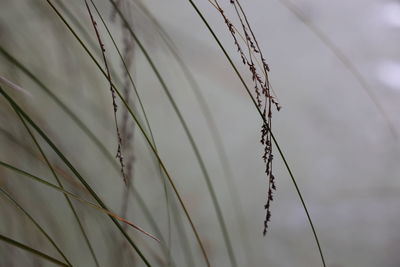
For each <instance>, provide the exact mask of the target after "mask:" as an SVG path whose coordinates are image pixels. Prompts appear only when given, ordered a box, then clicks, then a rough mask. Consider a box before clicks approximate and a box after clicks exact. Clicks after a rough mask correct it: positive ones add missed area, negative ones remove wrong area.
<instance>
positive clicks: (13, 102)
mask: <svg viewBox="0 0 400 267" xmlns="http://www.w3.org/2000/svg"><path fill="white" fill-rule="evenodd" d="M0 93H1V94H2V95H3V96H4V97H5V99H6V100H7V101H8V102H9V103H10V104H11V106H13V107H14V108H15V109H17V111H18V113H20V114H21V115H22V117H24V119H25V120H26V121H27V122H28V123H29V124H30V125H31V126H32V127H33V128H34V129H35V130H36V131H37V132H38V133H39V135H40V136H41V137H42V138H43V139H44V140H45V141H46V143H47V144H48V145H49V146H50V147H51V148H52V149H53V151H54V152H55V153H56V154H57V155H58V156H59V157H60V159H61V160H62V161H63V162H64V163H65V165H66V166H67V167H68V168H69V169H70V170H71V171H72V172H73V173H74V174H75V176H76V177H77V178H78V179H79V181H80V182H81V183H82V184H83V185H84V186H85V187H86V189H87V190H88V191H89V193H90V194H91V195H92V196H93V197H94V199H95V200H96V201H97V202H98V203H99V204H100V206H101V207H102V208H104V209H107V207H106V206H105V204H104V203H103V201H102V200H101V199H100V197H99V196H98V195H97V194H96V192H95V191H94V190H93V189H92V188H91V186H90V185H89V184H88V183H87V182H86V180H85V179H84V178H83V176H82V175H81V174H80V173H79V172H78V171H77V170H76V169H75V168H74V166H73V165H72V164H71V162H70V161H69V160H68V159H67V158H66V156H65V155H64V154H63V153H62V152H61V151H60V150H59V149H58V147H57V146H56V145H55V144H54V143H53V142H52V141H51V140H50V138H49V137H48V136H47V135H46V134H45V133H44V132H43V131H42V129H41V128H40V127H39V126H38V125H36V123H34V122H33V120H32V119H31V118H30V117H29V116H28V115H27V114H26V113H25V112H24V111H23V110H22V109H21V108H20V107H19V106H18V105H17V103H16V102H15V101H14V100H13V99H12V98H11V97H10V96H9V95H8V94H7V93H6V92H5V91H4V90H3V88H2V87H0ZM109 217H110V219H111V220H112V221H113V222H114V224H115V225H116V226H117V228H118V229H119V230H120V232H121V233H122V234H123V235H124V237H125V238H126V239H127V241H128V242H129V244H130V245H131V246H132V247H133V248H134V249H135V251H136V252H137V253H138V255H139V257H140V258H141V259H142V260H143V262H144V263H145V264H146V266H151V265H150V263H149V262H148V260H147V259H146V257H145V256H144V255H143V253H142V252H141V251H140V249H139V248H138V247H137V246H136V244H135V243H134V242H133V240H132V239H131V238H130V237H129V235H128V234H127V233H126V232H125V231H124V230H123V229H122V227H121V225H120V224H119V223H118V222H117V220H116V219H115V218H113V217H112V216H109Z"/></svg>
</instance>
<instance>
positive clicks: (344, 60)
mask: <svg viewBox="0 0 400 267" xmlns="http://www.w3.org/2000/svg"><path fill="white" fill-rule="evenodd" d="M278 2H280V3H281V4H282V5H283V6H284V7H286V8H287V9H288V10H289V11H290V12H291V13H292V14H293V15H295V17H296V18H297V19H298V20H300V21H301V22H302V23H303V24H304V25H305V26H307V28H308V29H309V30H310V31H311V32H312V33H313V34H315V36H317V38H318V39H319V40H320V41H321V42H322V43H323V44H324V45H325V46H326V47H327V48H328V49H329V50H330V51H331V52H332V53H333V54H334V55H335V56H336V58H337V59H338V60H339V61H340V62H341V63H342V64H343V66H344V67H345V68H346V69H347V70H348V71H349V72H350V73H351V74H352V75H353V77H354V78H355V79H356V80H357V82H358V83H359V85H360V86H361V88H362V89H363V90H364V92H365V93H366V94H367V95H368V97H369V98H370V100H371V102H372V103H373V104H374V106H375V107H376V109H377V110H378V112H379V113H381V115H382V117H383V119H384V120H385V122H386V124H387V127H388V129H389V131H390V132H391V133H392V135H393V137H394V138H396V139H397V138H399V133H398V132H397V130H396V127H395V124H394V123H393V121H392V120H391V119H390V116H389V115H388V114H387V112H386V110H385V108H384V105H383V104H382V103H381V101H380V100H379V98H378V97H377V95H376V94H375V93H374V90H373V89H372V87H371V86H370V85H369V84H368V82H367V81H366V79H365V78H364V76H363V75H362V74H361V72H360V71H359V70H358V69H357V67H356V66H355V65H354V64H353V62H352V61H351V60H350V58H349V57H347V56H346V55H345V53H344V52H343V51H342V50H341V49H340V48H339V47H338V46H337V45H336V44H335V43H334V41H333V40H332V39H331V38H329V36H328V35H326V34H325V33H324V32H323V31H322V30H321V29H320V28H318V27H317V26H316V25H314V24H313V23H312V22H310V21H309V20H307V18H305V17H304V15H302V14H301V11H300V10H299V9H298V8H297V7H296V6H295V5H294V4H293V3H291V2H289V1H287V0H278Z"/></svg>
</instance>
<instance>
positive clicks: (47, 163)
mask: <svg viewBox="0 0 400 267" xmlns="http://www.w3.org/2000/svg"><path fill="white" fill-rule="evenodd" d="M0 77H1V76H0ZM13 109H14V111H15V113H16V114H17V116H18V118H19V119H20V121H21V122H22V124H23V125H24V127H25V129H26V131H27V132H28V134H29V136H30V137H31V139H32V141H33V142H34V144H35V146H36V148H37V149H38V150H39V152H40V154H41V155H42V157H43V159H44V161H45V162H46V165H47V167H48V168H49V170H50V172H51V173H52V175H53V176H54V178H55V180H56V181H57V183H58V185H59V186H60V187H61V188H64V187H63V185H62V182H61V180H60V179H59V178H58V176H57V174H56V172H55V171H54V169H53V167H52V166H51V163H50V161H49V160H48V158H47V156H46V154H45V153H44V151H43V149H42V148H41V146H40V144H39V143H38V141H37V140H36V138H35V135H34V134H33V133H32V131H31V130H30V129H29V127H28V125H27V124H26V122H25V121H24V119H23V118H22V117H21V115H20V114H19V113H18V111H17V110H16V109H15V108H14V107H13ZM64 196H65V199H66V201H67V203H68V206H69V207H70V209H71V211H72V214H73V215H74V217H75V220H76V222H77V223H78V226H79V229H80V231H81V233H82V236H83V238H84V240H85V243H86V244H87V246H88V248H89V251H90V254H91V255H92V258H93V260H94V262H95V264H96V266H97V267H99V266H100V265H99V261H98V260H97V257H96V254H95V253H94V249H93V247H92V245H91V244H90V240H89V237H88V236H87V234H86V231H85V229H84V228H83V225H82V222H81V220H80V219H79V216H78V213H77V212H76V210H75V208H74V206H73V205H72V203H71V200H70V199H69V198H68V196H67V195H64Z"/></svg>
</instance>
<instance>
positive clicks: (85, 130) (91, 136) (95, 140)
mask: <svg viewBox="0 0 400 267" xmlns="http://www.w3.org/2000/svg"><path fill="white" fill-rule="evenodd" d="M0 53H1V54H2V55H3V56H5V57H6V59H8V60H9V61H10V62H12V63H13V64H14V65H15V66H16V67H17V68H18V69H20V70H21V71H22V72H23V73H25V74H26V75H27V76H28V77H29V78H30V79H32V80H33V81H34V82H35V83H36V84H37V85H38V86H39V88H41V89H42V90H43V91H44V92H45V93H46V94H47V95H48V96H49V97H50V98H51V99H52V100H53V101H54V102H55V103H56V104H57V106H59V107H60V108H61V109H62V110H63V111H64V112H65V113H66V114H67V115H68V116H69V117H70V118H71V119H72V121H73V122H74V123H75V124H77V126H78V127H79V128H80V129H81V130H82V131H83V133H85V134H86V136H88V137H89V139H90V140H91V141H92V142H93V143H94V144H95V145H96V147H97V148H98V149H99V150H100V152H102V154H103V155H104V156H105V157H106V159H107V160H108V161H109V162H110V163H111V164H112V166H113V167H114V169H115V170H116V171H118V172H119V169H118V164H117V163H116V162H115V160H114V158H113V156H112V155H111V154H110V153H109V151H108V150H107V149H106V148H105V146H104V145H103V143H102V142H101V141H100V140H99V139H98V138H97V137H96V136H95V134H94V133H93V132H92V131H91V130H90V129H89V128H88V127H87V126H86V125H85V124H84V123H83V122H82V121H81V120H80V119H79V117H78V116H77V115H76V114H75V113H74V112H73V111H72V110H71V109H69V107H68V106H67V105H65V103H63V102H62V101H61V100H60V99H59V98H58V97H57V96H56V95H55V94H54V93H53V92H52V91H51V90H50V89H49V88H48V87H47V86H46V85H45V84H44V83H43V82H42V81H41V80H40V79H39V78H38V77H37V76H36V75H34V74H33V73H32V72H31V71H29V70H28V69H27V68H25V67H24V65H22V63H21V62H19V61H18V60H17V59H16V58H15V57H13V56H12V55H11V54H10V53H9V52H8V51H7V50H5V49H4V48H3V47H1V46H0ZM3 130H4V129H3ZM8 137H12V136H11V135H8ZM12 141H13V142H16V140H14V139H13V140H12ZM16 143H17V144H18V145H20V146H22V145H21V144H19V143H18V142H16ZM23 148H24V149H27V148H26V147H23ZM29 152H30V153H31V154H32V155H34V153H33V152H32V151H29ZM132 191H133V195H134V198H136V200H137V201H138V203H139V207H140V208H141V209H142V210H143V212H144V214H145V217H146V218H147V220H148V221H149V223H150V224H151V225H152V226H153V227H154V231H155V232H156V234H157V236H160V235H161V232H160V230H159V228H158V226H157V224H156V223H155V220H154V218H153V216H152V214H151V212H150V211H149V208H148V207H147V205H146V203H145V202H144V201H143V198H142V197H141V194H140V192H138V191H136V189H135V188H132Z"/></svg>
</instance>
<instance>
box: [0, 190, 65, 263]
mask: <svg viewBox="0 0 400 267" xmlns="http://www.w3.org/2000/svg"><path fill="white" fill-rule="evenodd" d="M0 192H1V193H3V195H5V196H6V197H7V199H8V200H9V201H10V202H12V203H13V204H14V205H15V206H16V207H17V208H18V209H19V210H21V211H22V212H23V213H24V214H25V216H26V217H28V219H29V220H30V221H31V222H32V223H33V224H34V225H35V227H36V228H37V229H38V230H39V231H40V232H41V233H42V234H43V235H44V236H45V237H46V239H47V240H48V241H49V242H50V243H51V245H52V246H53V247H54V248H55V249H56V250H57V251H58V253H59V254H60V255H61V257H63V258H64V260H65V262H67V264H68V265H69V266H72V264H71V262H70V261H69V260H68V259H67V257H66V256H65V254H64V252H62V250H61V249H60V248H59V246H58V245H57V244H56V242H55V241H54V240H53V239H52V238H51V237H50V235H49V234H48V233H47V232H46V230H44V229H43V227H42V226H40V224H39V223H38V222H37V221H36V220H35V219H34V218H33V217H32V215H31V214H30V213H29V212H28V211H27V210H26V209H24V208H23V207H22V206H21V205H20V204H19V203H18V201H17V200H15V198H13V197H12V196H11V195H10V194H9V193H8V192H7V191H6V190H4V189H3V188H1V187H0Z"/></svg>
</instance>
